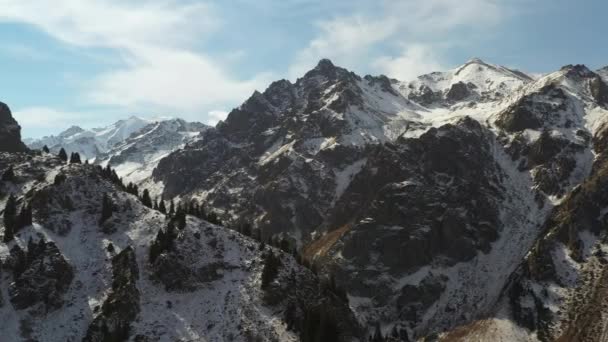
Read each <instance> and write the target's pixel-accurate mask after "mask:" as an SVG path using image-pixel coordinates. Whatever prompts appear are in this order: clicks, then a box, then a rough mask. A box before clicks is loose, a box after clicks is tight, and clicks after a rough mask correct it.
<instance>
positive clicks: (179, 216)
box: [175, 210, 186, 230]
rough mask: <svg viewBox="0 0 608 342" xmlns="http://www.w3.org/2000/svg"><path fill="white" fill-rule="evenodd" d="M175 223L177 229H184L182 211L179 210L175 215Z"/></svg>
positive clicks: (184, 223)
mask: <svg viewBox="0 0 608 342" xmlns="http://www.w3.org/2000/svg"><path fill="white" fill-rule="evenodd" d="M175 222H176V223H177V229H179V230H183V229H184V228H186V213H185V212H184V211H183V210H179V211H178V212H177V213H176V214H175Z"/></svg>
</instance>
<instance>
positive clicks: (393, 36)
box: [289, 0, 509, 79]
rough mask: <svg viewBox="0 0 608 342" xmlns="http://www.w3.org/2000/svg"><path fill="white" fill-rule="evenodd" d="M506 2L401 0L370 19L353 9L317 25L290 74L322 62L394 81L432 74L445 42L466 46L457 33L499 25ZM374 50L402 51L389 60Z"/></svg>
mask: <svg viewBox="0 0 608 342" xmlns="http://www.w3.org/2000/svg"><path fill="white" fill-rule="evenodd" d="M507 3H508V0H460V1H453V0H426V1H418V0H403V1H385V2H383V10H379V11H375V12H374V13H373V14H370V13H366V12H364V11H361V12H357V11H356V10H355V12H354V13H350V14H348V15H345V16H342V17H336V18H333V19H331V20H328V21H324V22H321V23H318V24H317V26H318V28H319V32H318V35H317V36H316V37H315V38H314V39H312V40H311V41H310V42H309V43H308V44H307V46H306V47H305V48H303V49H302V50H301V51H299V52H298V53H297V55H296V58H295V60H294V62H293V63H292V65H291V67H290V69H289V75H290V77H291V78H295V77H298V76H300V75H301V74H302V72H304V71H306V70H307V69H309V68H310V67H311V66H312V65H314V64H315V63H316V62H317V61H318V60H319V59H321V58H325V57H327V58H330V59H332V60H333V61H334V62H335V63H336V64H338V65H342V66H345V67H348V68H351V69H353V68H354V69H365V68H366V67H367V68H371V69H373V70H375V71H379V72H383V73H387V74H388V76H391V77H398V78H404V77H405V78H408V79H409V78H412V77H414V76H413V75H417V74H416V73H426V72H430V71H434V70H436V69H437V68H441V67H442V65H441V63H440V60H441V53H442V52H443V51H442V50H443V48H444V45H445V41H446V40H449V41H450V43H451V44H454V43H455V42H456V41H459V40H462V41H465V40H466V39H467V38H468V37H459V36H457V33H455V32H457V30H460V29H465V30H466V29H479V28H488V27H491V26H493V25H496V24H498V23H500V22H501V21H502V20H503V19H504V17H505V16H506V15H508V14H509V11H508V10H507V9H508V8H507V6H506V4H507ZM367 12H370V11H367ZM411 42H417V43H411ZM387 43H388V44H387ZM379 45H382V47H384V48H386V46H387V45H388V46H391V45H392V46H398V47H403V46H405V48H400V51H399V55H398V56H394V55H391V54H387V53H386V52H384V53H382V52H380V51H381V50H380V49H379V48H378V47H379Z"/></svg>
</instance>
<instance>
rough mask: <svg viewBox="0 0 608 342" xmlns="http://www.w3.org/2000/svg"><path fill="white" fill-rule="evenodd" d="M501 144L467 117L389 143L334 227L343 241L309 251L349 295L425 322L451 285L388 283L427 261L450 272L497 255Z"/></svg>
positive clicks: (357, 181)
mask: <svg viewBox="0 0 608 342" xmlns="http://www.w3.org/2000/svg"><path fill="white" fill-rule="evenodd" d="M491 142H492V136H491V133H490V132H489V131H488V130H487V129H486V128H483V127H482V126H481V125H480V124H479V123H478V122H476V121H474V120H472V119H470V118H465V119H462V120H461V121H459V122H457V123H455V124H453V125H446V126H443V127H440V128H438V129H431V130H429V131H428V132H427V133H425V134H423V135H422V136H421V137H420V138H419V139H402V140H399V141H398V142H397V143H395V144H387V145H383V146H379V147H378V148H377V151H376V152H375V153H374V154H373V157H370V158H369V159H368V161H367V163H366V165H365V167H364V168H363V170H362V171H361V172H360V173H359V174H357V176H356V177H355V178H354V179H353V181H352V183H351V184H350V186H349V188H348V189H347V190H346V192H345V195H344V196H343V199H342V200H341V201H339V202H338V203H337V204H336V208H335V210H334V211H332V212H331V214H330V218H329V219H328V221H327V222H326V223H325V224H326V225H327V226H328V227H333V228H328V229H329V230H330V233H328V235H331V234H332V233H333V232H332V231H334V230H335V231H336V232H340V235H339V237H338V238H337V239H336V240H334V241H327V245H318V246H317V249H316V250H313V249H310V250H308V251H307V254H312V255H317V256H318V257H322V258H321V259H320V260H322V261H321V262H322V263H325V264H326V265H329V266H327V267H328V268H330V269H332V270H333V272H334V273H335V275H336V279H337V280H338V282H339V283H340V284H344V286H345V287H346V289H347V290H348V292H349V294H351V295H353V296H360V297H373V298H374V301H375V302H376V303H377V305H378V306H386V307H387V309H386V310H387V311H385V312H391V313H390V314H389V313H386V314H387V315H392V316H394V317H400V319H404V320H410V322H417V320H419V319H421V318H422V316H423V315H424V312H425V311H426V309H427V308H428V307H430V306H431V304H432V303H433V302H434V301H435V300H437V299H438V298H439V296H440V295H441V293H442V292H443V290H444V285H443V283H445V281H446V280H445V279H442V278H441V277H439V278H429V279H427V281H426V282H422V284H421V285H420V286H419V287H415V288H413V287H412V286H410V285H408V286H406V287H403V288H401V287H399V285H396V284H394V283H392V282H390V281H388V282H385V281H384V280H383V279H386V278H387V277H388V276H393V277H397V278H398V277H400V275H403V274H412V273H414V272H416V271H417V270H419V269H420V268H421V267H424V266H425V265H436V266H438V265H442V266H445V267H449V266H452V265H455V264H456V263H459V262H466V261H469V260H471V259H472V258H474V257H475V256H476V255H478V253H487V252H488V251H489V250H490V249H491V244H492V242H493V241H495V240H496V239H497V237H498V236H499V233H500V231H501V229H502V226H501V223H500V219H499V203H500V202H501V199H502V198H503V189H502V184H501V182H502V178H503V171H502V170H501V169H500V167H499V166H498V165H497V163H496V161H495V160H494V158H493V156H492V147H491V146H492V144H491ZM471 199H475V200H473V201H471ZM353 217H354V218H353ZM321 241H322V240H321ZM313 245H314V243H313ZM323 255H325V258H323ZM362 279H365V280H364V281H362ZM411 293H416V294H419V295H420V296H419V295H410V294H411ZM423 294H424V295H423ZM421 296H422V297H424V298H421ZM394 301H397V302H398V305H397V306H394V304H391V303H395V302H394Z"/></svg>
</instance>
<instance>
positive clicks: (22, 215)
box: [15, 203, 32, 232]
mask: <svg viewBox="0 0 608 342" xmlns="http://www.w3.org/2000/svg"><path fill="white" fill-rule="evenodd" d="M31 225H32V206H31V205H26V204H25V203H24V204H23V206H22V207H21V211H20V212H19V215H18V216H17V222H16V224H15V232H17V231H19V230H21V229H22V228H25V227H27V226H31Z"/></svg>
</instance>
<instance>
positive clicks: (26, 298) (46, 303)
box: [9, 240, 74, 314]
mask: <svg viewBox="0 0 608 342" xmlns="http://www.w3.org/2000/svg"><path fill="white" fill-rule="evenodd" d="M10 260H11V261H10V263H9V264H10V266H9V267H10V268H11V269H12V271H13V277H14V281H13V282H12V283H11V284H10V286H9V297H10V300H11V303H12V304H13V306H14V307H15V308H16V309H18V310H23V309H28V308H34V311H35V312H37V313H39V314H45V313H47V312H50V311H53V310H56V309H59V308H61V307H62V305H63V294H64V293H65V292H66V291H67V290H68V288H69V286H70V284H71V282H72V279H73V278H74V272H73V270H72V267H71V266H70V264H68V262H67V261H66V260H65V258H64V257H63V255H62V254H61V252H60V251H59V249H58V248H57V246H56V245H55V243H53V242H45V241H44V240H40V242H39V243H34V244H30V246H29V247H28V250H27V252H24V251H22V250H21V249H20V248H18V247H17V246H15V247H14V248H13V249H12V250H11V257H10Z"/></svg>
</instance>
